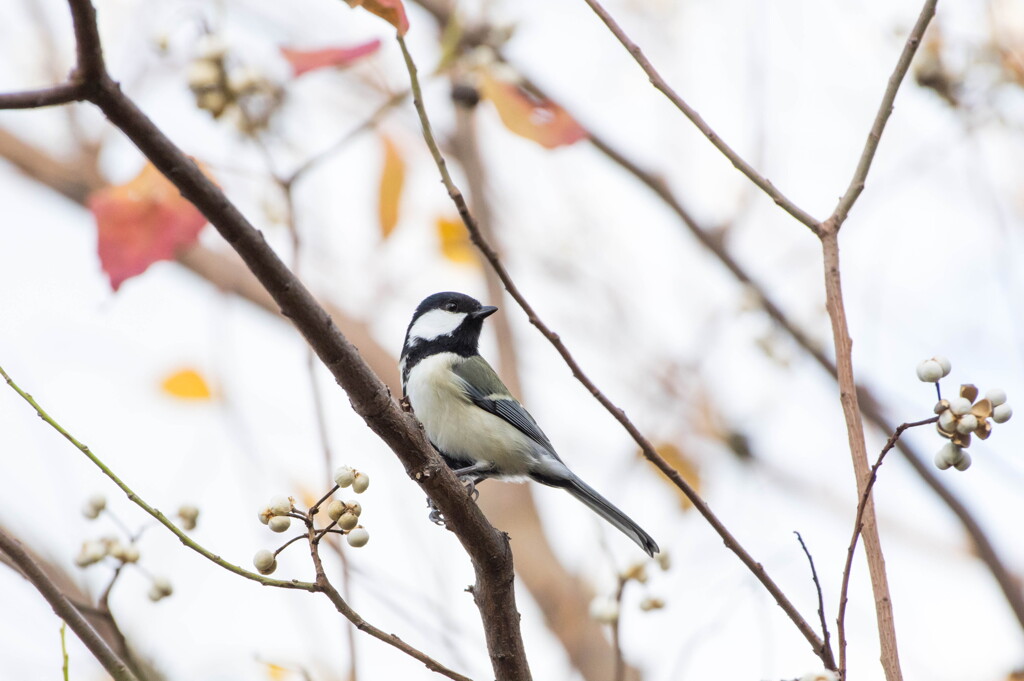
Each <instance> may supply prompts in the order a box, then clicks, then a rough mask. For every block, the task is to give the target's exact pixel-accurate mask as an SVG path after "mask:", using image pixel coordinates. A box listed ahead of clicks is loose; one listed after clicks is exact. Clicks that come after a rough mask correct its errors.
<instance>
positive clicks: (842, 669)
mask: <svg viewBox="0 0 1024 681" xmlns="http://www.w3.org/2000/svg"><path fill="white" fill-rule="evenodd" d="M938 420H939V418H938V417H937V416H933V417H932V418H929V419H924V420H923V421H916V422H914V423H903V424H901V425H900V426H899V427H898V428H897V429H896V432H894V433H893V434H892V436H891V437H890V438H889V441H888V442H886V443H885V446H884V447H882V451H881V453H880V454H879V455H878V459H877V460H876V461H875V465H874V466H872V467H871V473H870V474H869V477H868V481H867V484H866V485H865V486H864V491H863V492H862V493H861V495H860V500H859V501H858V502H857V513H856V515H855V516H854V520H853V537H851V538H850V547H849V548H848V549H847V550H846V565H844V566H843V581H842V585H841V586H840V588H839V614H838V616H837V617H836V623H837V628H836V636H837V637H838V638H839V678H841V679H843V678H846V601H847V598H846V594H847V593H848V591H849V589H850V572H852V570H853V554H854V552H855V551H856V550H857V538H858V537H860V533H861V531H862V530H863V529H864V523H863V520H864V510H865V509H866V508H867V506H868V499H869V498H870V495H871V488H872V487H874V485H875V481H876V480H878V469H879V468H880V467H881V465H882V461H883V460H884V459H885V455H886V454H888V453H889V451H890V450H892V448H893V447H894V446H896V443H897V442H898V441H899V439H900V436H901V435H903V431H905V430H907V429H908V428H915V427H917V426H923V425H927V424H929V423H935V422H936V421H938Z"/></svg>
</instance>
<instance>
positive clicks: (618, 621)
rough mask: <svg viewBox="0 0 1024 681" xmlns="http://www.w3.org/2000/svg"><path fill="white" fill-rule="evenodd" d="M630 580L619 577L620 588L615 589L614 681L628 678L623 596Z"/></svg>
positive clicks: (613, 626)
mask: <svg viewBox="0 0 1024 681" xmlns="http://www.w3.org/2000/svg"><path fill="white" fill-rule="evenodd" d="M627 582H629V580H628V579H626V578H625V577H623V576H622V575H619V586H618V588H617V589H615V621H614V622H612V648H613V649H614V650H615V673H614V674H613V675H612V679H613V681H623V679H625V678H626V658H625V657H623V655H622V596H623V594H624V593H625V591H626V583H627Z"/></svg>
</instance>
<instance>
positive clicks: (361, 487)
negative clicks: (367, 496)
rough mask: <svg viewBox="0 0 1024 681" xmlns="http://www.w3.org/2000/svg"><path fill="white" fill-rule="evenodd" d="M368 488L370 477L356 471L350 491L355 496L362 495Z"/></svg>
mask: <svg viewBox="0 0 1024 681" xmlns="http://www.w3.org/2000/svg"><path fill="white" fill-rule="evenodd" d="M369 486H370V476H369V475H367V474H366V473H362V472H360V471H356V475H355V477H354V478H353V479H352V491H353V492H355V493H356V494H362V493H363V492H365V491H366V488H367V487H369Z"/></svg>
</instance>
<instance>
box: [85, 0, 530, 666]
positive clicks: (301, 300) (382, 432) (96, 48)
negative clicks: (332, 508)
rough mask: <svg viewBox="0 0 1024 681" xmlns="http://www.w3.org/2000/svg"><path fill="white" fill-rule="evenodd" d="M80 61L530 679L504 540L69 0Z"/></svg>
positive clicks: (499, 647)
mask: <svg viewBox="0 0 1024 681" xmlns="http://www.w3.org/2000/svg"><path fill="white" fill-rule="evenodd" d="M68 4H69V7H70V9H71V15H72V20H73V22H74V29H75V37H76V49H77V55H78V63H77V66H76V69H75V73H74V75H73V79H74V80H75V81H77V82H81V83H82V84H83V87H85V88H86V95H87V98H88V100H89V101H91V102H92V103H94V104H95V105H96V106H98V107H99V108H100V109H101V110H102V111H103V113H104V114H105V115H106V116H107V118H108V119H109V120H110V121H111V123H113V124H114V125H115V126H116V127H118V128H119V129H120V130H121V131H122V132H123V133H124V134H125V135H126V136H127V137H128V138H129V139H131V141H132V142H133V143H134V144H135V145H136V146H137V147H138V148H139V150H140V151H142V153H143V154H145V155H146V157H147V158H148V159H149V160H150V161H151V162H152V163H153V165H154V166H155V167H156V168H157V169H158V170H160V171H161V173H163V174H164V175H165V176H166V177H167V178H168V179H169V180H170V181H171V182H172V183H174V184H175V186H176V187H177V188H178V190H179V191H180V192H181V193H182V195H183V196H184V197H185V198H186V199H188V200H189V201H191V202H192V203H193V205H195V206H196V207H197V208H198V209H199V210H200V212H202V213H203V215H204V216H205V217H206V218H207V219H208V220H210V222H211V223H212V224H213V225H214V226H215V227H216V228H217V229H218V231H219V232H220V233H221V234H222V236H224V238H225V239H226V240H227V241H228V243H229V244H231V245H232V247H233V248H234V249H235V250H236V251H237V252H238V253H239V255H241V256H242V259H243V260H244V261H245V262H246V265H247V266H248V267H249V269H250V270H251V271H252V272H253V273H254V274H255V275H256V277H257V278H258V279H259V280H260V282H261V283H262V284H263V286H264V287H265V288H266V289H267V291H268V292H269V293H270V294H271V296H272V297H273V298H274V301H275V303H276V304H277V305H278V306H279V307H280V308H281V311H282V314H284V315H285V316H287V317H288V318H289V319H291V320H292V322H293V323H294V324H295V326H296V327H297V328H298V329H299V331H300V332H301V333H302V334H303V336H304V337H305V338H306V340H307V342H308V343H309V344H310V346H311V347H312V348H313V349H314V351H316V353H317V355H318V356H319V357H320V359H321V361H323V362H324V364H325V365H326V366H327V367H328V369H329V370H330V371H331V373H332V374H333V375H334V377H335V379H336V380H337V381H338V383H339V384H340V385H341V386H342V387H343V388H344V389H345V390H346V392H347V393H348V395H349V398H350V401H351V404H352V406H353V408H354V409H355V411H356V412H357V413H358V414H359V415H360V416H361V417H362V418H363V419H364V421H365V422H366V423H367V425H369V426H370V428H371V429H372V430H373V431H374V432H375V433H377V435H378V436H379V437H380V438H381V439H382V440H384V441H385V442H386V443H387V444H388V445H389V446H390V447H391V449H392V451H394V452H395V454H396V455H397V456H398V458H399V459H400V460H401V461H402V463H403V464H404V466H405V468H406V471H407V473H408V474H409V475H410V476H411V477H412V478H413V479H414V480H416V481H417V482H418V483H419V484H420V486H421V487H422V488H423V490H424V491H425V492H426V493H427V494H428V496H430V497H431V499H432V500H433V501H434V503H435V505H436V506H437V508H438V509H439V510H440V511H441V513H443V514H444V517H445V519H446V521H447V524H448V526H449V527H450V528H451V529H452V530H453V532H454V533H455V534H456V536H457V537H458V538H459V540H460V542H461V543H462V545H463V547H464V549H465V550H466V552H467V554H468V555H469V557H470V559H471V561H472V563H473V567H474V570H475V572H476V585H475V587H474V590H473V595H474V599H475V601H476V603H477V606H478V608H479V610H480V613H481V618H482V621H483V623H484V629H485V632H486V634H487V639H488V650H489V653H490V656H491V662H492V666H493V668H494V673H495V676H496V677H497V678H498V679H502V680H505V679H508V680H510V681H516V680H520V681H527V680H528V679H529V678H530V672H529V667H528V665H527V661H526V655H525V650H524V647H523V643H522V636H521V633H520V629H519V614H518V611H517V609H516V606H515V591H514V589H513V570H512V554H511V551H510V549H509V546H508V540H507V538H506V537H504V536H503V535H502V534H501V533H499V532H497V531H496V530H495V529H494V528H493V527H492V526H491V525H490V524H489V523H488V522H487V520H486V518H485V517H484V516H483V514H482V513H481V512H480V510H479V509H478V508H477V506H476V505H475V504H473V503H472V502H471V501H470V500H469V498H468V497H467V495H466V494H465V490H464V488H463V487H462V485H461V484H459V482H458V480H457V479H456V478H455V476H454V475H453V474H452V473H451V471H450V469H448V467H447V466H446V465H445V464H444V462H443V461H442V460H441V459H440V457H439V456H438V455H437V453H436V452H435V451H434V450H433V448H432V447H431V446H430V444H429V443H428V442H427V441H426V438H425V437H424V435H423V432H422V429H420V428H419V427H418V424H417V423H416V422H415V420H414V419H413V418H412V417H411V416H409V415H408V414H405V413H404V412H403V411H402V410H401V408H400V407H399V406H398V404H397V403H396V402H395V401H394V400H393V399H392V398H391V395H390V393H389V391H388V389H387V387H386V386H385V385H384V384H383V383H381V381H380V379H379V378H377V376H376V375H375V374H374V373H373V371H372V370H371V369H370V368H369V366H367V364H366V363H365V361H364V360H363V359H362V357H361V356H360V355H359V352H358V350H356V348H355V347H354V346H353V345H352V344H351V343H350V342H349V341H348V340H347V339H346V338H345V337H344V336H342V335H341V333H339V332H338V330H337V328H336V327H335V326H334V325H333V323H332V322H331V319H330V316H329V315H328V314H327V312H326V311H325V310H324V309H323V308H322V307H321V306H320V305H319V304H318V303H317V302H316V300H315V299H314V298H313V296H312V295H311V294H310V293H309V291H308V290H307V289H306V288H305V286H303V285H302V283H301V282H300V281H299V280H298V279H297V278H296V277H295V276H294V275H293V274H292V273H291V272H290V271H289V270H288V268H287V267H286V266H285V265H284V263H283V262H281V260H280V259H279V258H278V257H277V255H276V254H275V253H274V251H273V250H272V249H271V248H270V247H269V245H268V244H267V243H266V241H265V240H264V239H263V237H262V235H260V233H259V232H258V231H257V230H256V229H255V228H254V227H253V226H252V225H251V224H249V222H248V221H247V220H246V219H245V217H244V216H243V215H242V214H241V213H240V212H239V211H238V209H237V208H236V207H235V206H234V205H233V204H231V202H230V201H228V199H227V197H226V196H225V195H224V194H223V192H222V191H221V190H220V188H219V187H217V186H216V185H214V184H213V183H212V182H210V181H209V180H208V179H207V178H206V177H205V176H204V175H203V174H202V173H201V172H200V171H199V169H198V167H197V166H196V165H195V163H194V162H192V160H191V159H189V158H188V157H187V156H186V155H185V154H184V153H182V152H181V150H180V149H178V148H177V147H176V146H174V144H173V143H172V142H171V141H170V140H169V139H167V137H166V136H165V135H164V134H163V133H162V132H161V131H160V129H159V128H157V127H156V126H155V125H154V124H153V123H152V121H150V120H149V118H147V117H146V115H145V114H144V113H143V112H142V111H141V110H139V109H138V107H136V106H135V104H134V103H133V102H132V101H131V100H129V99H128V98H127V97H126V96H125V95H124V94H123V93H122V92H121V90H120V87H119V86H118V85H117V83H115V82H114V81H113V80H111V78H110V76H109V75H108V74H107V73H106V69H105V67H104V63H103V53H102V48H101V45H100V42H99V31H98V28H97V25H96V12H95V9H94V7H93V6H92V3H91V2H90V1H89V0H69V2H68Z"/></svg>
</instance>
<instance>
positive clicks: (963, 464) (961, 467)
mask: <svg viewBox="0 0 1024 681" xmlns="http://www.w3.org/2000/svg"><path fill="white" fill-rule="evenodd" d="M953 466H954V467H955V468H956V469H957V470H958V471H965V470H967V469H968V468H970V467H971V455H970V454H968V453H967V452H963V451H962V452H960V460H959V461H957V462H956V463H955V464H953Z"/></svg>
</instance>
